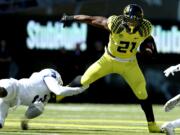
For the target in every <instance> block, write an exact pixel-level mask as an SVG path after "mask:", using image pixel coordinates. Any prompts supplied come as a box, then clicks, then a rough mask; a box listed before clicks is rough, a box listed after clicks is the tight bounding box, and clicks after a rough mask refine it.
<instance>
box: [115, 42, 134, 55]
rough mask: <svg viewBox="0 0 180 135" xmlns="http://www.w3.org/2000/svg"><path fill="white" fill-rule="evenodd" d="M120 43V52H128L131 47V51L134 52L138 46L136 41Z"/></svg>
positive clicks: (118, 49)
mask: <svg viewBox="0 0 180 135" xmlns="http://www.w3.org/2000/svg"><path fill="white" fill-rule="evenodd" d="M120 45H121V46H118V48H117V51H118V52H120V53H126V52H127V51H128V50H129V49H130V50H129V51H130V52H131V53H132V52H133V50H134V49H135V47H136V42H128V41H120Z"/></svg>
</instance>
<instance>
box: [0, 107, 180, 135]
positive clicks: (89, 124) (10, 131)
mask: <svg viewBox="0 0 180 135" xmlns="http://www.w3.org/2000/svg"><path fill="white" fill-rule="evenodd" d="M24 111H25V108H24V107H19V108H17V109H16V110H15V111H11V110H10V111H9V115H8V118H7V119H6V123H5V126H4V128H3V129H1V130H0V134H1V135H149V133H148V130H147V123H146V120H145V116H144V113H143V112H142V110H141V108H140V106H139V105H117V104H116V105H113V104H64V103H63V104H48V105H47V106H46V110H45V112H44V114H43V115H42V116H40V117H38V118H36V119H33V120H32V121H30V123H29V130H26V131H23V130H21V129H20V120H21V117H22V116H23V113H24ZM154 112H155V116H156V119H157V123H158V125H161V124H163V123H164V122H166V121H169V120H174V119H176V118H180V108H178V107H177V108H175V109H174V110H172V111H171V112H168V113H165V112H164V111H163V106H160V105H154ZM151 134H152V133H151ZM176 134H180V129H177V130H176ZM155 135H160V134H158V133H156V134H155Z"/></svg>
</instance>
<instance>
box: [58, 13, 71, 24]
mask: <svg viewBox="0 0 180 135" xmlns="http://www.w3.org/2000/svg"><path fill="white" fill-rule="evenodd" d="M73 20H74V16H73V15H71V16H68V15H66V14H64V15H63V16H62V18H61V20H60V22H62V23H63V27H66V26H68V24H69V23H70V22H71V21H73Z"/></svg>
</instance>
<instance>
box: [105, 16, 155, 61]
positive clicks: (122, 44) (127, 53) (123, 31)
mask: <svg viewBox="0 0 180 135" xmlns="http://www.w3.org/2000/svg"><path fill="white" fill-rule="evenodd" d="M107 23H108V28H109V30H110V32H111V33H110V36H109V43H108V50H109V52H110V53H111V54H112V55H113V56H115V57H118V58H125V59H126V58H132V57H135V55H136V53H137V50H138V47H139V46H140V44H141V43H142V42H143V41H144V40H145V39H146V38H147V37H148V36H150V34H151V31H152V24H151V23H150V22H149V21H148V20H146V19H143V21H142V23H141V25H140V26H138V28H135V29H133V30H131V29H130V28H128V27H126V26H125V25H124V24H123V16H116V15H113V16H110V17H109V18H108V21H107Z"/></svg>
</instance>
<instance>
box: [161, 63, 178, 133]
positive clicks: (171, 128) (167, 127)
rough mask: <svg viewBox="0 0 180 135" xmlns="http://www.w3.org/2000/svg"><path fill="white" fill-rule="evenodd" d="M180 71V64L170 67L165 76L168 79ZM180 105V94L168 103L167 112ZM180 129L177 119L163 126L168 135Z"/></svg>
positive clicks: (166, 105) (165, 106) (165, 108)
mask: <svg viewBox="0 0 180 135" xmlns="http://www.w3.org/2000/svg"><path fill="white" fill-rule="evenodd" d="M178 71H180V64H178V65H175V66H170V67H169V68H167V69H166V70H165V71H164V74H165V76H166V77H168V76H169V75H170V74H171V75H174V72H178ZM179 103H180V94H178V95H177V96H175V97H173V98H172V99H170V100H169V101H167V102H166V104H165V105H164V110H165V112H169V111H170V110H172V109H173V108H174V107H175V106H176V105H178V104H179ZM178 127H180V119H176V120H174V121H170V122H166V123H165V124H163V125H162V126H161V129H162V130H164V131H165V132H166V135H174V134H175V133H174V129H175V128H178Z"/></svg>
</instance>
